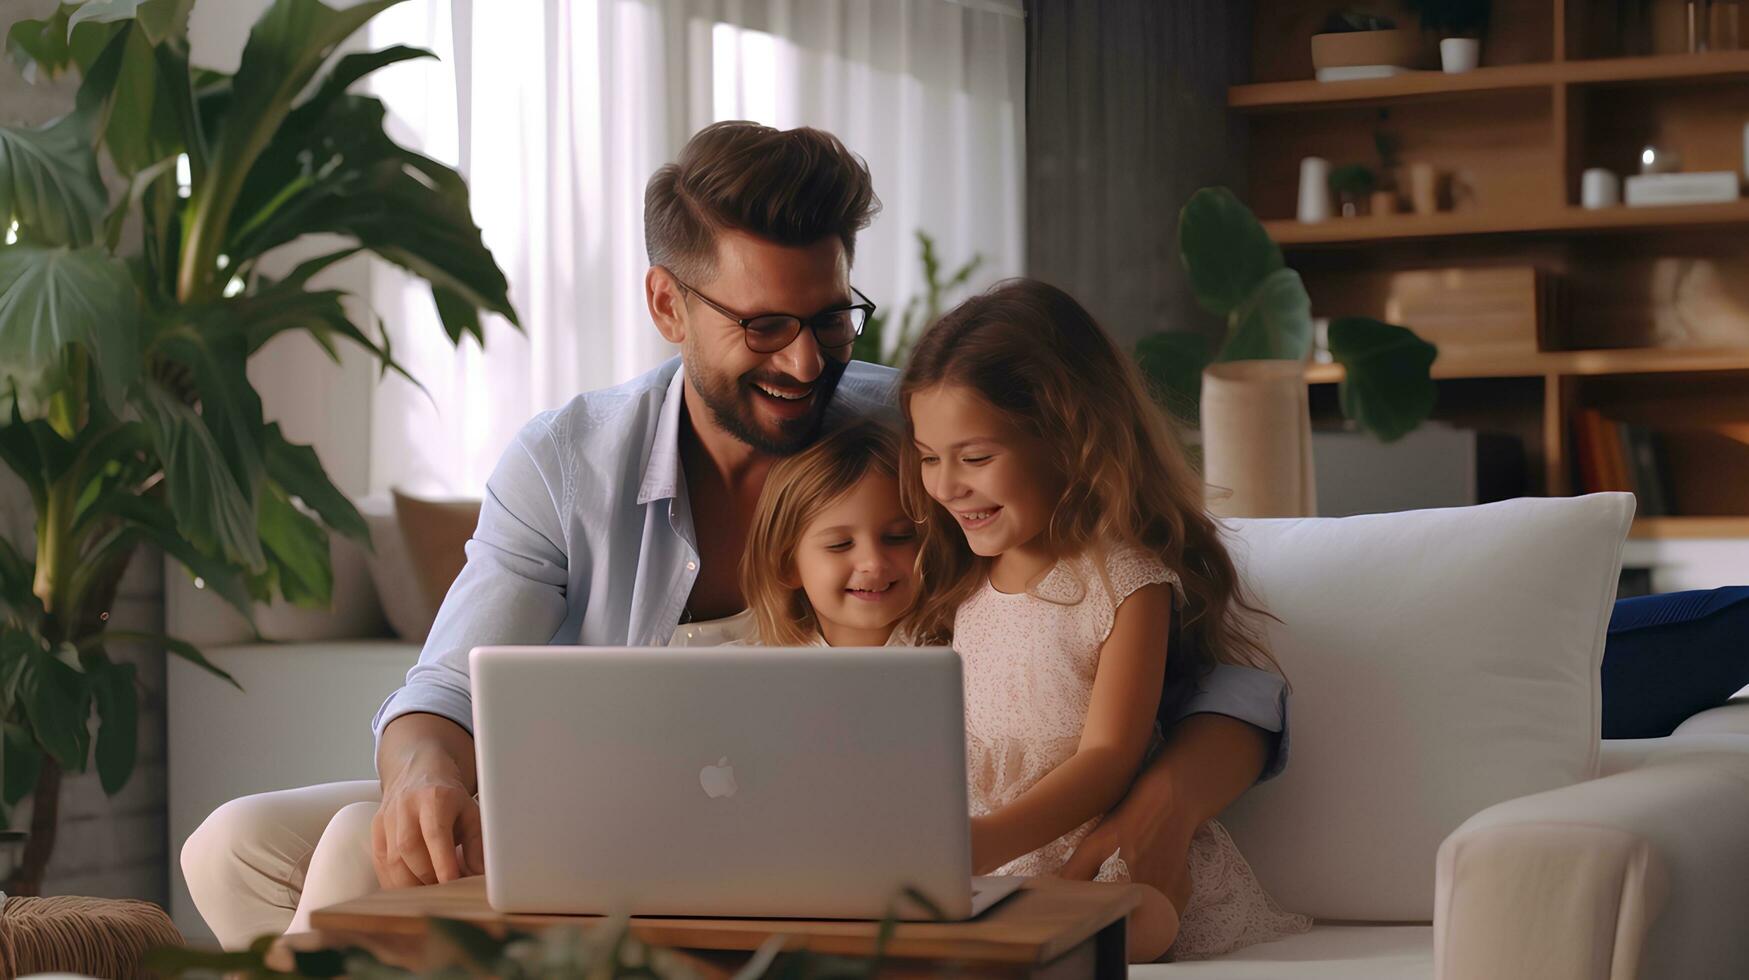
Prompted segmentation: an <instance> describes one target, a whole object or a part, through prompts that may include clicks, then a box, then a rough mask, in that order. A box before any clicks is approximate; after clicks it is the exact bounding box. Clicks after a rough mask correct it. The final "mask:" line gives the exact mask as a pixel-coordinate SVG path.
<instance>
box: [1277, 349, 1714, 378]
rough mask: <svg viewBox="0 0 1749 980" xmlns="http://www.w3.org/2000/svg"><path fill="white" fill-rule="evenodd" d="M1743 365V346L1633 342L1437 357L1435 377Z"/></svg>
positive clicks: (1324, 374)
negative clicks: (1720, 347)
mask: <svg viewBox="0 0 1749 980" xmlns="http://www.w3.org/2000/svg"><path fill="white" fill-rule="evenodd" d="M1681 371H1689V372H1700V371H1749V348H1736V349H1727V350H1688V349H1682V348H1665V347H1637V348H1623V349H1619V350H1562V351H1542V352H1539V353H1535V354H1526V355H1522V356H1519V357H1489V358H1467V359H1462V360H1448V359H1444V358H1442V359H1440V360H1437V361H1434V362H1433V376H1434V377H1435V378H1534V377H1542V376H1545V375H1565V376H1586V375H1609V374H1664V373H1670V372H1681ZM1342 374H1343V370H1342V365H1340V364H1308V365H1307V366H1306V380H1307V381H1308V382H1310V383H1312V384H1331V383H1334V382H1337V381H1341V380H1342Z"/></svg>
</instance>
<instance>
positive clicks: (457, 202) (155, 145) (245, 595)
mask: <svg viewBox="0 0 1749 980" xmlns="http://www.w3.org/2000/svg"><path fill="white" fill-rule="evenodd" d="M192 2H193V0H146V2H130V3H114V2H109V0H96V2H89V3H63V4H61V5H60V6H59V7H58V8H57V9H56V10H55V12H54V13H53V14H52V15H51V16H49V17H47V18H45V19H42V20H24V21H19V22H18V23H15V24H13V25H12V26H11V29H10V31H9V32H8V35H7V42H8V48H9V49H10V52H11V54H12V57H13V60H14V61H16V62H18V63H19V65H20V66H21V67H22V68H24V69H25V71H26V77H32V76H50V77H52V76H54V75H57V74H59V73H62V72H66V71H72V72H76V73H77V74H78V75H79V76H80V78H81V84H80V87H79V91H78V96H77V102H76V106H77V108H76V109H75V110H74V111H73V112H72V113H70V114H68V115H66V116H64V117H62V118H60V119H57V120H55V121H53V122H51V123H49V124H47V125H45V126H42V127H38V128H28V129H27V128H0V149H4V150H5V152H0V224H9V223H15V228H16V231H15V232H14V235H13V236H12V237H13V240H11V241H10V242H9V244H8V245H7V246H6V247H5V248H4V249H0V355H3V356H0V464H3V465H5V466H6V467H7V468H9V469H10V470H12V471H13V472H14V473H16V474H17V475H18V476H19V477H20V478H21V479H22V480H23V482H24V484H25V486H26V487H27V488H28V490H29V496H30V501H31V504H32V507H33V508H34V514H35V521H34V525H35V526H34V534H33V535H32V537H33V538H34V547H33V542H32V541H31V540H19V541H8V540H4V539H0V676H3V677H4V678H5V684H4V685H3V686H0V720H3V722H4V729H5V739H4V741H5V759H6V779H5V786H4V790H5V791H4V800H5V803H6V804H7V805H8V806H10V805H12V804H15V803H17V802H19V801H20V800H21V799H22V798H24V797H25V796H26V795H32V796H34V806H33V810H32V814H31V824H30V832H31V836H30V840H29V843H28V846H27V847H26V849H25V852H24V855H23V857H22V859H21V860H20V863H19V865H18V866H17V867H16V868H15V869H14V871H13V873H12V875H11V877H10V878H8V879H7V880H6V881H5V882H4V884H3V885H0V888H3V889H4V890H5V891H6V892H8V893H12V894H34V893H35V892H36V891H37V890H38V889H39V888H40V886H41V882H42V875H43V872H44V869H45V867H46V866H47V864H48V860H49V857H50V854H51V853H52V851H53V848H54V843H55V829H56V815H57V804H58V800H59V795H60V786H61V774H62V773H63V772H78V771H82V770H84V769H85V768H86V767H87V766H88V765H92V764H94V765H95V767H96V769H97V772H98V775H99V777H100V782H101V785H102V787H103V789H104V790H105V792H107V793H110V794H112V795H113V794H115V793H117V792H119V791H120V790H121V789H122V787H123V786H124V785H125V784H126V783H127V782H128V779H129V777H130V776H131V774H132V772H133V769H134V761H135V736H136V728H137V724H138V704H137V692H136V685H135V679H134V668H133V666H132V665H131V664H128V663H125V662H121V661H119V660H116V659H113V658H112V657H111V656H110V651H111V650H112V649H113V645H116V644H121V643H147V644H151V645H153V646H156V647H158V648H161V649H163V650H166V651H168V652H169V653H171V654H174V655H177V656H181V657H185V658H187V659H189V660H191V661H193V662H194V663H196V664H198V665H200V666H202V667H205V668H207V669H209V670H213V671H214V672H215V673H219V674H221V676H223V674H222V672H220V671H218V670H217V669H216V668H214V667H213V666H212V665H211V664H210V663H208V662H207V661H206V660H205V659H204V658H203V657H202V656H201V654H200V651H199V650H197V649H195V648H194V647H193V646H191V645H189V644H188V643H185V642H182V641H179V640H177V639H175V638H172V637H166V636H156V635H143V634H137V633H124V632H122V631H120V630H117V629H112V628H111V624H110V623H109V622H108V619H109V616H108V612H107V610H108V609H109V608H110V605H111V602H112V600H113V599H114V597H115V594H116V587H117V583H118V581H119V580H120V578H121V575H122V573H123V571H124V570H125V569H126V568H127V566H128V563H129V561H130V560H131V559H132V558H133V557H134V555H135V554H136V552H138V551H140V550H141V549H142V548H148V547H155V548H158V549H162V551H163V552H164V553H165V554H167V555H168V556H170V557H171V558H174V559H175V560H176V561H178V562H180V563H181V564H182V565H183V566H185V567H186V568H187V570H188V572H189V574H191V575H194V576H197V578H198V581H197V584H200V585H203V586H204V587H205V588H206V589H208V590H210V591H212V592H215V593H217V594H218V595H220V596H222V597H223V598H224V599H226V600H227V601H228V602H230V603H231V604H232V605H234V606H235V607H236V608H237V609H238V610H239V611H240V612H242V613H243V615H245V616H249V615H250V610H251V608H252V604H253V603H254V602H256V601H264V600H267V599H270V598H272V597H275V596H283V597H284V598H285V599H287V600H289V601H291V602H294V603H297V604H300V605H305V606H317V607H321V606H326V605H327V603H328V601H329V596H330V593H331V590H332V573H331V568H330V566H329V546H328V535H329V532H330V531H338V532H339V533H341V534H345V535H349V536H352V537H356V538H360V539H364V538H366V537H368V531H367V529H366V526H365V523H364V521H363V519H362V518H361V517H360V516H359V514H358V512H357V510H355V509H354V508H353V506H352V504H351V503H350V502H349V501H348V500H347V498H346V497H345V495H344V494H342V493H341V492H340V490H338V489H337V488H336V487H335V486H334V484H333V483H332V482H331V481H330V480H329V478H328V476H327V474H326V472H325V471H324V469H323V467H322V464H321V462H320V461H319V460H318V459H317V457H316V453H315V451H314V450H313V449H311V448H310V447H309V446H305V445H299V444H297V443H294V442H292V441H290V440H289V439H287V438H286V437H285V435H284V433H283V432H281V430H280V428H279V426H278V425H277V424H275V423H273V422H272V421H269V420H268V419H266V418H265V417H264V416H263V413H262V407H261V399H260V398H259V396H258V395H257V394H256V391H255V388H254V386H253V385H252V384H251V382H250V380H249V376H248V374H247V373H246V371H245V369H246V367H247V365H248V364H249V362H250V360H251V359H252V358H254V357H255V356H257V355H258V354H259V353H260V352H261V350H262V347H263V345H264V344H266V343H267V342H268V341H269V340H271V339H273V338H274V337H276V336H278V335H279V334H282V333H286V332H302V333H305V334H307V335H309V336H310V337H311V338H312V339H314V340H315V342H316V343H317V344H319V345H321V346H322V348H323V349H324V350H326V351H327V352H328V353H329V354H330V355H334V356H335V357H336V359H338V351H337V346H338V345H339V344H341V343H351V344H354V345H357V346H358V347H361V348H363V349H364V350H365V351H367V352H369V353H370V354H371V355H373V356H374V357H376V358H377V359H378V360H379V361H380V362H381V364H382V366H383V370H384V371H389V370H393V371H397V372H399V373H402V374H405V372H404V371H403V370H402V369H401V367H400V365H399V364H397V363H396V362H395V361H394V359H393V358H392V356H391V355H390V352H389V348H388V344H387V337H386V335H378V334H377V332H376V331H375V330H371V329H366V328H365V327H360V326H359V325H357V324H355V323H353V322H352V320H351V319H350V318H349V317H348V314H347V312H346V310H345V308H344V307H343V305H342V302H341V301H342V299H343V295H342V294H341V293H339V292H337V291H334V290H330V289H322V288H316V287H313V286H312V285H311V280H312V279H313V277H315V276H316V275H317V273H319V272H321V271H322V270H323V269H325V268H328V267H329V266H331V265H333V264H334V263H336V262H338V261H341V260H342V259H345V258H347V257H349V256H352V255H354V254H356V253H359V252H361V251H368V252H373V253H375V254H376V255H378V256H380V257H382V258H384V259H387V260H388V261H390V262H394V263H396V264H397V265H400V266H402V267H404V268H406V269H408V270H410V271H411V272H413V273H414V274H416V275H418V276H420V277H422V278H424V279H426V280H427V281H428V282H429V283H430V285H431V290H432V295H433V298H434V299H435V300H436V304H437V310H438V312H439V314H440V316H441V319H442V322H443V326H444V329H445V331H446V332H447V333H448V335H449V337H450V340H451V341H452V342H454V341H459V339H460V338H461V337H462V336H463V335H473V336H474V337H475V338H477V339H481V338H482V332H481V325H480V318H481V314H482V313H483V312H493V313H497V314H499V315H501V316H503V317H505V318H507V319H509V320H510V321H511V322H512V323H514V322H515V312H514V311H513V310H512V309H511V306H510V302H509V298H508V296H507V285H506V282H505V278H504V274H503V273H502V272H501V271H500V270H499V268H498V265H497V263H496V262H495V261H494V260H493V258H492V255H491V253H490V252H488V251H487V250H486V247H485V246H484V244H483V243H482V242H481V239H480V231H479V229H478V228H477V227H476V226H475V225H474V222H473V219H472V217H471V216H470V214H469V206H468V189H467V186H466V185H465V184H464V183H463V181H462V178H461V176H460V175H459V174H457V173H456V172H455V171H454V170H452V169H450V168H449V167H446V166H444V165H442V164H441V163H438V162H437V161H435V160H432V159H430V158H428V157H425V156H422V155H420V154H418V153H415V152H413V151H411V150H409V149H407V148H405V147H402V146H400V145H399V144H397V143H396V142H395V141H394V140H392V139H390V138H389V136H388V134H387V132H386V131H385V129H384V117H385V109H384V106H383V104H382V103H381V102H380V101H378V100H376V99H374V98H370V97H367V96H364V95H357V94H353V93H351V92H349V91H348V89H349V88H350V87H351V85H352V84H353V83H354V82H356V81H358V80H359V79H361V78H363V77H364V76H366V75H368V74H370V73H371V72H373V71H375V70H377V69H379V68H382V67H383V66H385V65H389V64H393V63H395V62H399V61H404V60H407V59H411V58H423V57H430V56H431V55H430V52H428V51H421V50H418V49H414V48H407V47H394V48H389V49H387V50H383V51H374V52H367V53H359V54H349V55H346V56H344V57H341V58H339V59H338V60H336V61H334V62H333V63H332V65H331V66H329V68H328V70H327V71H326V72H324V71H323V67H324V65H325V64H327V63H328V62H329V57H330V55H331V54H332V53H333V52H334V51H335V49H336V47H337V46H338V45H339V44H340V43H341V42H342V41H343V40H345V39H346V38H347V37H348V36H350V35H351V34H352V33H353V32H355V31H356V30H358V29H359V28H360V27H361V26H363V25H364V24H365V22H367V21H368V20H370V19H371V18H372V17H373V16H375V15H376V14H377V13H378V12H379V11H381V10H383V9H384V8H386V7H388V6H390V5H392V4H393V3H394V2H396V0H365V2H362V3H358V4H356V5H353V6H350V7H347V8H346V9H344V10H336V9H333V8H330V7H328V6H325V5H324V4H322V3H319V2H317V0H275V2H274V3H273V4H272V6H271V7H269V8H268V9H267V11H266V12H265V13H264V14H262V16H261V18H260V20H258V21H257V22H256V23H255V26H254V28H253V30H252V31H251V33H250V35H249V41H248V43H247V45H246V46H245V47H244V49H243V54H242V60H241V63H240V65H239V67H238V68H237V71H236V73H235V74H233V75H227V74H223V73H220V72H215V71H211V70H207V69H203V68H197V67H193V66H191V65H190V64H189V61H188V40H187V26H188V13H189V9H190V7H191V6H192ZM100 153H101V154H102V156H104V157H106V158H107V161H108V165H109V166H108V169H109V170H111V171H112V172H113V173H114V174H116V175H117V176H118V177H119V178H120V179H121V181H122V182H123V184H122V186H123V190H122V192H121V193H119V194H118V195H117V196H116V197H115V199H114V200H111V199H110V194H109V191H108V189H107V188H106V187H105V185H104V183H103V182H102V180H101V179H100V177H99V167H98V162H99V154H100ZM184 161H185V165H186V169H187V173H188V180H187V183H186V185H183V184H181V182H179V180H178V170H179V162H184ZM133 229H137V231H132V230H133ZM124 230H129V231H130V233H129V234H125V235H124ZM314 234H321V235H326V236H334V237H337V238H338V239H339V244H338V245H337V246H336V247H335V248H334V249H333V250H331V251H329V252H327V253H325V254H322V255H320V256H319V257H316V258H311V259H308V260H306V261H303V262H302V263H301V264H298V265H297V266H296V267H295V268H294V269H292V271H291V272H290V273H289V274H287V275H284V276H281V277H278V278H270V277H269V276H267V275H265V274H263V272H262V262H263V260H264V259H266V258H268V257H269V256H270V255H272V254H273V253H275V252H276V251H278V250H279V249H280V248H281V247H282V246H285V245H287V244H288V243H290V242H292V241H293V240H294V239H299V238H301V237H303V236H306V235H314ZM124 241H126V242H128V244H127V245H126V247H125V248H124V246H123V242H124ZM227 679H228V678H227Z"/></svg>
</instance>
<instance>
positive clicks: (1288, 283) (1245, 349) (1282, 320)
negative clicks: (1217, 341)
mask: <svg viewBox="0 0 1749 980" xmlns="http://www.w3.org/2000/svg"><path fill="white" fill-rule="evenodd" d="M1230 319H1231V322H1232V328H1231V331H1230V334H1229V337H1228V339H1227V344H1226V346H1225V347H1224V348H1222V350H1221V353H1220V356H1219V357H1218V358H1217V360H1221V361H1262V360H1273V359H1278V358H1279V359H1285V360H1291V361H1303V360H1305V359H1306V357H1307V355H1309V354H1311V352H1312V298H1311V296H1309V295H1307V294H1306V284H1305V282H1304V281H1302V280H1301V279H1300V274H1299V273H1298V272H1295V271H1294V270H1292V269H1277V270H1275V271H1274V272H1272V273H1270V274H1269V275H1268V276H1265V277H1264V279H1263V281H1262V282H1261V283H1260V284H1258V286H1257V288H1256V289H1255V290H1253V291H1252V292H1251V294H1250V295H1249V296H1247V297H1246V298H1245V301H1244V302H1243V303H1241V304H1239V306H1238V307H1237V308H1236V309H1234V310H1233V313H1232V316H1231V317H1230Z"/></svg>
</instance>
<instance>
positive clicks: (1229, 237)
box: [1178, 187, 1284, 316]
mask: <svg viewBox="0 0 1749 980" xmlns="http://www.w3.org/2000/svg"><path fill="white" fill-rule="evenodd" d="M1178 252H1179V255H1180V257H1181V258H1182V259H1183V261H1184V268H1185V270H1186V271H1187V272H1188V273H1189V274H1190V287H1191V290H1192V291H1193V292H1195V293H1196V301H1197V302H1198V303H1200V304H1201V305H1202V308H1203V309H1205V310H1208V311H1209V312H1210V313H1213V314H1215V315H1216V316H1227V315H1228V314H1230V313H1232V312H1233V311H1234V310H1235V309H1237V308H1238V307H1239V305H1240V304H1242V303H1244V302H1245V299H1246V297H1248V296H1250V295H1251V293H1252V292H1253V291H1254V290H1255V289H1257V287H1258V286H1259V284H1261V283H1262V282H1263V280H1264V279H1265V278H1266V277H1268V276H1269V275H1270V274H1271V273H1273V272H1275V271H1276V270H1278V269H1280V268H1282V266H1283V264H1284V263H1283V261H1282V257H1281V248H1280V247H1279V246H1277V245H1276V244H1275V242H1274V241H1273V240H1271V239H1270V237H1269V233H1268V232H1266V231H1264V230H1263V226H1262V225H1261V224H1259V223H1258V221H1257V217H1256V216H1255V215H1253V214H1252V213H1251V209H1250V208H1247V207H1246V206H1245V205H1244V204H1242V203H1240V201H1239V199H1238V198H1237V197H1235V196H1234V195H1233V192H1232V191H1230V190H1227V189H1226V188H1225V187H1205V188H1203V189H1202V190H1199V191H1197V192H1196V193H1195V194H1193V195H1191V198H1190V201H1189V202H1188V203H1186V204H1185V205H1184V209H1183V210H1182V211H1180V212H1179V215H1178Z"/></svg>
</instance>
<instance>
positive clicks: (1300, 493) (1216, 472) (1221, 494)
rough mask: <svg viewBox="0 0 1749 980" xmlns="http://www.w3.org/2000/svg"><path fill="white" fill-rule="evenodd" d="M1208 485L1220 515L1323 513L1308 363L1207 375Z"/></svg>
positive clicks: (1274, 363)
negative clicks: (1316, 471)
mask: <svg viewBox="0 0 1749 980" xmlns="http://www.w3.org/2000/svg"><path fill="white" fill-rule="evenodd" d="M1202 446H1203V470H1202V472H1203V484H1204V486H1205V487H1206V490H1205V497H1206V501H1207V503H1208V508H1209V510H1210V511H1211V512H1212V513H1213V514H1215V516H1217V517H1310V516H1313V515H1314V514H1316V513H1317V510H1318V501H1317V486H1316V483H1315V482H1314V480H1313V473H1312V416H1311V405H1310V403H1309V401H1308V399H1307V395H1306V372H1305V364H1303V363H1302V362H1300V361H1287V360H1268V361H1228V362H1225V363H1220V364H1211V365H1209V367H1208V368H1207V369H1206V370H1204V371H1203V375H1202Z"/></svg>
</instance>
